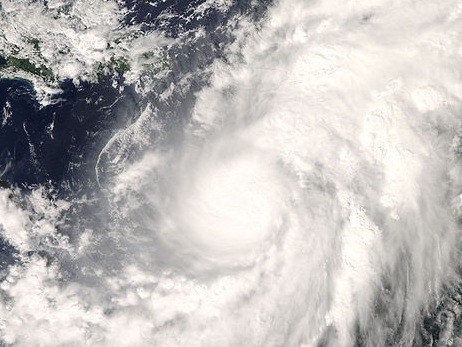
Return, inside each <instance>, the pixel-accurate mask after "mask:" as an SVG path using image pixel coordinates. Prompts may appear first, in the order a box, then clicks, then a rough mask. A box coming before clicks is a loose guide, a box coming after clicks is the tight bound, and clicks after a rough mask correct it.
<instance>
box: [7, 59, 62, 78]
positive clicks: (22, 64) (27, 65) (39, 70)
mask: <svg viewBox="0 0 462 347" xmlns="http://www.w3.org/2000/svg"><path fill="white" fill-rule="evenodd" d="M6 68H15V69H18V70H22V71H25V72H29V73H31V74H33V75H37V76H40V77H42V78H45V79H48V80H52V79H54V75H53V72H52V71H51V70H50V69H49V68H47V67H46V66H45V65H40V66H36V65H35V64H33V63H32V62H30V61H29V60H28V59H22V58H16V57H11V56H10V57H7V58H6V64H4V65H0V70H4V69H6Z"/></svg>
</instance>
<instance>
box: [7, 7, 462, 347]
mask: <svg viewBox="0 0 462 347" xmlns="http://www.w3.org/2000/svg"><path fill="white" fill-rule="evenodd" d="M18 3H23V4H22V5H21V6H22V7H21V6H19V5H17V4H16V2H13V1H1V2H0V4H1V10H0V11H1V16H0V17H1V18H0V25H1V26H2V28H8V29H11V32H10V31H6V34H4V35H1V36H0V46H1V47H3V48H2V49H3V50H5V49H6V48H5V47H8V49H11V52H14V47H20V46H21V45H26V43H27V40H26V39H25V37H27V36H28V35H30V33H29V31H27V32H26V33H25V31H26V29H27V28H28V26H27V25H25V24H24V28H22V27H21V26H20V25H18V24H17V23H18V20H19V21H20V19H21V18H23V17H21V16H25V15H26V14H25V12H24V11H26V10H25V8H29V9H30V11H29V12H30V13H33V14H34V17H31V18H33V19H34V20H32V19H31V18H29V20H31V21H32V22H33V23H34V25H35V26H37V28H38V29H37V32H38V33H39V35H40V39H41V40H42V41H43V42H49V45H50V46H49V47H52V48H50V49H51V50H54V49H55V48H56V47H61V46H63V47H64V46H66V47H67V48H68V50H69V52H68V53H69V56H68V58H66V59H67V60H66V61H64V60H62V59H61V58H59V57H58V56H56V55H54V53H52V52H51V51H50V52H49V55H50V57H49V58H48V60H46V59H45V60H44V61H43V63H44V64H45V63H49V64H52V65H51V67H50V69H51V70H52V71H54V72H55V73H56V74H57V78H58V79H59V78H61V79H63V80H64V79H69V78H70V79H73V80H74V83H81V82H82V81H88V80H91V79H92V78H93V77H91V76H94V74H95V69H97V64H96V62H98V61H111V59H114V57H116V58H117V57H122V56H123V57H126V58H124V59H126V60H127V61H128V62H130V64H131V67H133V68H134V70H132V71H118V72H119V73H120V76H122V75H124V76H125V87H124V86H122V84H121V83H122V82H120V81H119V82H117V83H116V82H115V81H116V80H115V78H116V77H114V80H113V81H112V82H110V83H113V84H114V87H115V88H119V90H120V93H124V91H125V92H126V91H127V90H128V89H129V88H132V89H130V91H131V93H133V95H135V96H133V98H134V99H136V100H135V101H133V103H132V104H128V106H127V105H124V106H120V107H119V109H118V110H117V112H116V111H114V114H117V115H119V114H120V113H123V114H129V116H128V117H126V118H123V117H122V118H121V117H119V116H118V117H119V118H118V121H117V124H115V123H114V124H115V125H114V124H113V125H112V129H106V133H105V134H109V135H107V136H106V138H104V141H102V140H101V141H100V142H98V143H96V142H95V144H94V147H91V148H96V150H95V151H96V152H95V153H96V154H95V153H93V154H91V155H92V158H93V159H92V160H88V162H89V163H90V164H88V165H90V166H91V170H88V171H85V175H86V176H85V177H86V179H88V181H85V180H83V179H82V181H81V182H92V183H91V184H90V183H85V184H84V183H82V185H81V186H79V189H78V191H77V190H76V191H74V192H72V189H71V188H69V190H67V191H66V193H65V194H64V193H63V189H62V187H57V185H53V182H44V183H43V184H34V185H33V186H32V185H29V186H27V187H24V186H17V185H15V184H11V186H10V185H8V187H7V184H6V183H5V184H4V185H5V187H3V188H0V235H1V238H2V240H3V241H2V247H3V254H4V255H2V258H1V261H2V265H1V278H0V279H1V283H0V294H1V301H0V340H1V342H0V344H1V345H5V346H15V347H16V346H17V347H25V346H46V347H53V346H59V347H65V346H101V347H102V346H104V347H108V346H116V347H119V346H120V347H122V346H130V347H133V346H140V347H141V346H162V347H170V346H171V347H173V346H188V347H194V346H197V347H199V346H201V347H205V346H223V347H225V346H229V347H234V346H264V347H271V346H274V347H280V346H284V347H292V346H294V347H295V346H304V347H308V346H315V347H316V346H339V347H348V346H371V347H372V346H450V345H452V346H462V338H460V331H458V329H460V328H458V326H459V323H460V320H461V319H462V317H461V315H460V312H461V309H460V306H459V302H460V300H461V299H460V293H459V292H458V291H457V290H458V288H459V287H458V285H459V283H460V278H459V273H460V272H459V250H460V231H461V229H460V223H459V220H460V218H461V217H462V195H460V194H461V177H462V176H461V172H460V168H461V163H460V156H461V153H462V140H461V136H462V135H461V134H462V133H461V130H460V126H461V120H462V3H460V1H456V0H443V1H438V2H434V1H433V2H431V1H424V0H422V1H420V0H419V1H417V0H402V1H393V0H375V1H337V0H315V1H305V0H279V1H276V2H275V3H271V4H270V3H269V2H265V4H263V2H261V3H260V4H256V3H252V2H244V1H242V4H239V3H240V2H239V1H237V2H236V3H237V4H235V3H234V2H232V1H224V0H223V1H219V0H216V1H213V0H207V1H199V2H198V3H197V4H195V5H194V4H193V5H189V7H188V6H186V7H185V9H184V15H180V16H178V17H174V16H175V11H180V9H179V7H178V8H176V7H174V6H173V7H171V8H167V9H166V10H165V11H164V12H162V13H160V14H158V15H157V16H158V17H157V18H158V22H156V25H157V26H158V28H157V29H156V26H155V25H153V28H151V27H150V28H149V30H148V31H146V32H144V34H143V35H141V34H139V32H140V31H137V30H147V29H143V24H142V23H141V19H140V18H138V17H136V16H135V15H133V11H134V9H135V8H136V4H134V2H133V3H132V2H129V1H127V2H126V3H124V2H123V1H118V2H111V1H90V0H88V1H87V0H85V1H84V0H81V1H76V5H75V6H76V7H75V8H74V7H72V6H71V5H68V6H71V7H70V10H69V12H68V13H66V16H67V17H63V18H58V19H56V18H54V19H52V17H53V15H52V14H47V12H44V11H45V10H43V9H41V7H40V6H42V7H43V6H45V5H43V4H42V3H41V2H36V3H35V2H28V1H27V2H26V1H23V2H21V1H19V2H18ZM49 3H50V4H51V5H53V4H54V6H55V7H53V6H51V5H47V6H49V7H50V8H51V9H52V10H53V11H55V12H56V11H58V10H56V8H61V7H60V6H63V4H62V3H61V2H59V3H58V2H57V1H49ZM100 3H101V4H100ZM152 4H154V5H152V7H153V9H148V10H145V13H148V14H149V13H150V12H149V11H154V9H155V8H156V6H161V5H155V4H156V2H155V1H154V2H152ZM103 5H104V6H103ZM239 5H240V6H242V7H244V6H246V7H245V8H244V10H242V9H240V8H239V7H238V6H239ZM175 6H176V5H175ZM178 6H179V5H178ZM259 6H260V7H259ZM98 9H100V10H98ZM101 9H102V10H101ZM50 11H51V10H50ZM79 11H80V12H79ZM146 11H147V12H146ZM50 13H54V12H50ZM210 13H212V14H213V16H211V17H210V18H209V17H207V14H210ZM130 16H131V17H130ZM99 18H101V19H102V21H100V19H99ZM127 18H131V20H130V23H129V24H130V25H132V26H131V27H129V26H128V24H126V23H123V21H124V20H126V19H127ZM170 18H177V19H175V20H172V22H171V23H170V22H169V23H170V24H169V25H178V26H182V28H183V31H182V32H181V33H177V32H175V33H172V32H173V31H172V32H169V31H167V30H166V29H162V28H164V27H165V26H166V24H165V23H166V22H167V20H170ZM203 18H206V24H204V25H201V26H198V27H197V28H190V27H188V25H190V23H192V22H194V21H196V22H198V23H201V22H200V21H201V20H202V19H203ZM207 18H208V19H207ZM211 18H212V19H211ZM66 19H67V21H66ZM214 20H215V22H213V21H214ZM52 21H59V22H52ZM137 21H139V22H140V23H141V24H140V23H138V22H137ZM220 21H222V22H220ZM50 22H52V23H54V24H53V25H52V26H51V27H49V28H48V27H47V25H48V23H50ZM61 22H62V23H65V24H61V25H65V28H66V30H65V31H63V33H66V34H65V35H67V38H66V39H65V40H68V41H69V40H70V41H69V42H70V43H66V44H64V43H63V42H67V41H65V40H64V41H63V36H62V35H58V34H57V33H56V32H55V29H56V28H57V27H58V26H57V25H59V23H61ZM85 23H87V24H85ZM210 23H214V24H210ZM84 24H85V25H86V28H82V26H83V25H84ZM124 25H127V26H124ZM145 26H146V25H145ZM13 27H14V30H13ZM60 28H61V27H60ZM140 28H141V29H140ZM27 30H29V29H27ZM56 30H57V29H56ZM59 30H61V29H59ZM59 30H58V31H59ZM178 30H179V29H178ZM133 32H136V33H138V34H133V35H134V36H133V37H134V38H133V37H131V36H130V35H132V33H133ZM119 37H123V40H127V41H126V42H125V41H123V40H122V39H120V40H122V41H120V40H119V41H115V40H116V39H117V38H119ZM127 37H131V39H130V40H131V41H130V40H129V39H128V38H127ZM87 39H88V40H92V41H91V42H90V41H88V40H87ZM74 41H75V42H74ZM24 42H26V43H24ZM95 42H100V43H101V45H102V46H101V47H100V48H98V47H99V46H98V47H96V46H95V45H96V43H95ZM110 42H117V44H119V42H123V43H122V44H121V45H119V46H117V45H116V44H114V45H115V46H114V47H110V44H109V43H110ZM103 43H104V44H103ZM103 46H104V47H103ZM146 46H149V47H150V49H151V51H155V52H156V54H157V55H156V57H164V56H168V59H169V60H170V61H171V62H170V63H169V64H170V65H169V67H168V69H167V70H168V71H167V72H165V71H163V72H162V74H161V75H159V71H160V70H156V69H154V68H152V66H151V65H149V67H150V68H151V70H149V69H148V68H147V67H146V66H148V63H149V64H154V63H153V61H154V60H153V59H155V58H154V56H153V55H147V54H146V52H147V51H148V50H146V49H144V48H145V47H146ZM12 47H13V48H12ZM24 47H26V46H24ZM53 47H54V48H53ZM162 50H165V52H166V53H160V52H163V51H162ZM43 52H46V51H43ZM24 54H26V53H24ZM163 54H164V55H163ZM44 56H45V55H44ZM45 58H46V57H45ZM37 59H41V58H40V57H38V58H37ZM85 59H87V60H85ZM143 59H144V60H143ZM149 59H151V60H152V61H151V60H149ZM156 59H164V58H156ZM147 60H149V61H148V63H146V61H147ZM156 66H157V65H156ZM71 68H72V69H71ZM143 69H144V70H143ZM155 74H158V75H155ZM89 76H90V77H89ZM120 76H119V77H120ZM159 76H160V77H159ZM79 78H81V79H80V80H79ZM78 81H80V82H78ZM53 83H55V82H53ZM118 83H119V84H118ZM124 88H125V89H124ZM92 102H93V101H92V99H91V98H89V99H88V100H87V104H91V103H92ZM10 106H11V105H10ZM10 106H8V105H6V106H5V108H4V112H3V119H4V121H3V123H1V122H0V124H2V127H5V126H7V124H8V122H9V119H11V118H14V117H15V113H14V110H10V108H9V107H10ZM42 106H43V107H50V106H46V105H45V104H43V105H42ZM129 106H130V107H129ZM95 107H97V103H96V104H95ZM114 117H115V116H114ZM120 119H122V120H120ZM104 124H107V123H104ZM24 129H25V130H26V127H25V128H24ZM50 131H51V132H52V131H53V129H51V130H50ZM50 136H52V135H50ZM95 136H96V135H95ZM101 139H103V137H101ZM88 148H90V147H89V146H87V147H84V149H85V150H87V151H88V152H85V151H84V150H83V149H82V151H83V152H82V156H81V157H84V156H85V155H90V154H89V153H90V152H91V151H90V150H89V149H88ZM0 150H1V149H0ZM30 151H31V153H32V152H33V151H34V147H33V146H32V145H30ZM34 153H35V152H34ZM34 158H35V157H34ZM31 160H32V159H31ZM36 161H39V159H36ZM82 162H83V160H82ZM82 165H83V164H82ZM8 170H12V169H11V168H10V169H8V167H6V166H5V167H1V166H0V178H2V176H3V175H4V174H3V173H6V172H7V171H8ZM2 172H3V173H2ZM82 172H83V171H82ZM5 175H6V174H5ZM82 175H83V174H82ZM87 176H88V177H87ZM0 182H2V181H0ZM13 183H14V182H13ZM63 185H64V184H63ZM445 305H446V306H445ZM449 306H450V307H449Z"/></svg>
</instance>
